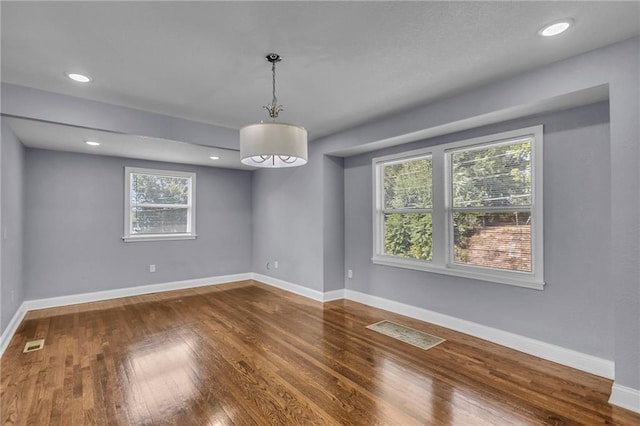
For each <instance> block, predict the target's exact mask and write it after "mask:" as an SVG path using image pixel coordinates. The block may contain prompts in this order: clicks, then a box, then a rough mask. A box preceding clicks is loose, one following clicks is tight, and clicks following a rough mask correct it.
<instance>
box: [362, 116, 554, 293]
mask: <svg viewBox="0 0 640 426" xmlns="http://www.w3.org/2000/svg"><path fill="white" fill-rule="evenodd" d="M373 164H374V185H375V188H376V190H375V195H376V197H375V198H376V200H375V208H374V255H373V261H374V262H375V263H379V264H384V265H390V266H400V267H407V268H412V269H420V270H427V271H433V272H440V273H445V274H451V275H459V276H464V277H470V278H478V279H482V280H487V281H495V282H501V283H506V284H515V285H520V286H524V287H532V288H542V286H543V285H544V281H543V264H542V127H541V126H537V127H532V128H528V129H521V130H519V131H514V132H506V133H503V134H499V135H492V136H487V137H483V138H476V139H472V140H466V141H459V142H454V143H450V144H446V145H437V146H433V147H430V148H428V149H423V150H418V151H412V152H405V153H401V154H396V155H390V156H385V157H381V158H376V159H374V160H373Z"/></svg>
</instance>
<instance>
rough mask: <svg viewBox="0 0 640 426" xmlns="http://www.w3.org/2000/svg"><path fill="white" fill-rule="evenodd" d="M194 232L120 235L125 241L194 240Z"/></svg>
mask: <svg viewBox="0 0 640 426" xmlns="http://www.w3.org/2000/svg"><path fill="white" fill-rule="evenodd" d="M196 237H197V235H196V234H173V235H172V234H157V235H129V236H126V237H122V240H123V241H124V242H125V243H134V242H142V241H175V240H195V239H196Z"/></svg>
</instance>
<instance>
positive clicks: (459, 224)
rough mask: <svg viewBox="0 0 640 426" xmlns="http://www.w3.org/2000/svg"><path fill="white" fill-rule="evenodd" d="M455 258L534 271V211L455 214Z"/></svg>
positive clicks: (504, 267) (464, 262)
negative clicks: (532, 241)
mask: <svg viewBox="0 0 640 426" xmlns="http://www.w3.org/2000/svg"><path fill="white" fill-rule="evenodd" d="M453 239H454V247H453V250H454V256H453V258H454V261H455V262H456V263H462V264H466V265H476V266H485V267H489V268H497V269H507V270H510V271H522V272H531V214H530V213H528V212H526V213H523V212H509V213H460V212H456V213H454V214H453Z"/></svg>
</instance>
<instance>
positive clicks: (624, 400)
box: [609, 383, 640, 413]
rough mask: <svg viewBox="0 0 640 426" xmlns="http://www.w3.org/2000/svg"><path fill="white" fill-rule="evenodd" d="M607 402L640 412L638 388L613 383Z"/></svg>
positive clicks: (639, 392) (639, 391)
mask: <svg viewBox="0 0 640 426" xmlns="http://www.w3.org/2000/svg"><path fill="white" fill-rule="evenodd" d="M609 404H613V405H617V406H618V407H622V408H626V409H627V410H631V411H635V412H636V413H640V390H638V389H633V388H629V387H626V386H622V385H618V384H616V383H614V384H613V387H612V388H611V397H610V398H609Z"/></svg>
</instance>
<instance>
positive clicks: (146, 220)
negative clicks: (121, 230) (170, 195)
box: [131, 206, 189, 234]
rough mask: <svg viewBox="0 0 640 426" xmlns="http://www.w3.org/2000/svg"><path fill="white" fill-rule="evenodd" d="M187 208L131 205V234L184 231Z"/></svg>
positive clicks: (186, 230) (186, 221)
mask: <svg viewBox="0 0 640 426" xmlns="http://www.w3.org/2000/svg"><path fill="white" fill-rule="evenodd" d="M188 214H189V212H188V209H187V208H163V207H140V206H138V207H133V208H132V209H131V233H132V234H174V233H186V232H189V230H188V229H187V223H188Z"/></svg>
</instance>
